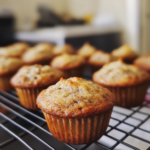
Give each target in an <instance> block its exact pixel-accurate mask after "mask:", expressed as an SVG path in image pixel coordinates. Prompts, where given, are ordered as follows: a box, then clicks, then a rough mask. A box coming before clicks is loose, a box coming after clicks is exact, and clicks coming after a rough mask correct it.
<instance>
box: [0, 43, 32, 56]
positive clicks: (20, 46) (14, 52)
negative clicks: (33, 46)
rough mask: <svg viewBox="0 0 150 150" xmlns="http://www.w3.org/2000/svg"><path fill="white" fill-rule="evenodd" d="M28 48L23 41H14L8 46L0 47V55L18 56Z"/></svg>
mask: <svg viewBox="0 0 150 150" xmlns="http://www.w3.org/2000/svg"><path fill="white" fill-rule="evenodd" d="M28 48H29V45H28V44H27V43H24V42H20V43H15V44H12V45H10V46H6V47H0V56H4V57H16V58H19V57H21V56H22V54H23V53H24V52H25V51H26V50H27V49H28Z"/></svg>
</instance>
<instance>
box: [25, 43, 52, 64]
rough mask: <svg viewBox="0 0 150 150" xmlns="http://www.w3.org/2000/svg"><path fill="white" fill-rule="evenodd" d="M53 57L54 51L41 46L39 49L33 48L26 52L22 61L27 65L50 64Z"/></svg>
mask: <svg viewBox="0 0 150 150" xmlns="http://www.w3.org/2000/svg"><path fill="white" fill-rule="evenodd" d="M53 56H54V54H53V52H52V50H50V49H49V48H45V47H44V46H42V45H40V46H39V47H36V46H35V47H32V48H30V49H29V50H28V51H27V52H25V53H24V54H23V56H22V60H23V62H24V63H25V64H37V63H38V64H42V63H44V62H50V60H51V59H52V58H53Z"/></svg>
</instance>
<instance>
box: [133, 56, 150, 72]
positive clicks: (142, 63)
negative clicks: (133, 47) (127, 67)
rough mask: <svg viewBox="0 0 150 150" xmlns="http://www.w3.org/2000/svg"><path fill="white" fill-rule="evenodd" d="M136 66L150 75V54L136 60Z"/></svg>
mask: <svg viewBox="0 0 150 150" xmlns="http://www.w3.org/2000/svg"><path fill="white" fill-rule="evenodd" d="M133 63H134V65H136V66H138V67H139V68H141V69H143V70H145V71H148V72H149V73H150V54H145V55H142V56H140V57H138V58H137V59H135V60H134V62H133Z"/></svg>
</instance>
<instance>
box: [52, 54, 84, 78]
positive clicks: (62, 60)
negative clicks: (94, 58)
mask: <svg viewBox="0 0 150 150" xmlns="http://www.w3.org/2000/svg"><path fill="white" fill-rule="evenodd" d="M84 64H85V59H84V58H83V57H81V56H78V55H69V54H63V55H60V56H57V57H55V58H54V59H53V60H52V62H51V63H50V65H51V66H52V67H53V68H56V69H59V70H61V71H63V72H64V74H65V76H66V78H68V77H73V76H77V77H80V76H82V72H83V67H84Z"/></svg>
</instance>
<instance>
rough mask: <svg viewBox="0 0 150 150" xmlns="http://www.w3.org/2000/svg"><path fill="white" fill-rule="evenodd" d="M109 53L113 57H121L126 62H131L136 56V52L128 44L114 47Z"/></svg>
mask: <svg viewBox="0 0 150 150" xmlns="http://www.w3.org/2000/svg"><path fill="white" fill-rule="evenodd" d="M111 54H112V56H113V57H114V58H115V59H119V58H121V59H123V61H124V62H126V63H132V62H133V60H134V59H135V58H136V57H137V54H136V52H135V51H134V50H133V49H131V47H129V46H128V45H122V46H121V47H119V48H117V49H114V50H113V51H112V53H111Z"/></svg>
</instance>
